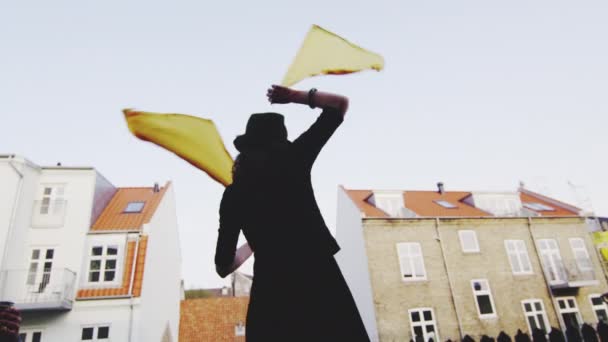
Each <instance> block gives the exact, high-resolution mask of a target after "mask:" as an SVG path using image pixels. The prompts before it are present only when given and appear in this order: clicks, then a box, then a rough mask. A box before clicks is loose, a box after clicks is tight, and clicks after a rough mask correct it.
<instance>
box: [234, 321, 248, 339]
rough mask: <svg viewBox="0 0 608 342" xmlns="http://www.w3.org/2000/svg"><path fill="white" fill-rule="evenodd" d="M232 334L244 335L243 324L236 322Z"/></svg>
mask: <svg viewBox="0 0 608 342" xmlns="http://www.w3.org/2000/svg"><path fill="white" fill-rule="evenodd" d="M234 336H245V324H243V322H238V323H237V324H236V325H235V326H234Z"/></svg>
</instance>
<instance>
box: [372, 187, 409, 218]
mask: <svg viewBox="0 0 608 342" xmlns="http://www.w3.org/2000/svg"><path fill="white" fill-rule="evenodd" d="M369 202H370V203H371V204H373V205H374V206H375V207H376V208H378V209H380V210H382V211H384V212H385V213H386V214H387V215H388V216H390V217H404V216H405V215H404V209H405V208H404V204H403V192H402V191H386V190H385V191H382V190H380V191H374V194H373V195H372V196H371V198H370V199H369Z"/></svg>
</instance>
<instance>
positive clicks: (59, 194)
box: [37, 183, 65, 216]
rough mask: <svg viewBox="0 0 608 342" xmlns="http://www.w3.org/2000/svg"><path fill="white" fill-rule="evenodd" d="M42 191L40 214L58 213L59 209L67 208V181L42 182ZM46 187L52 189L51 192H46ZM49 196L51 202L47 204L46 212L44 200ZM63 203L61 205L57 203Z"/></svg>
mask: <svg viewBox="0 0 608 342" xmlns="http://www.w3.org/2000/svg"><path fill="white" fill-rule="evenodd" d="M40 187H41V188H42V191H41V193H40V210H38V213H37V214H38V215H42V216H45V215H57V214H59V212H58V210H65V183H42V184H40ZM46 189H51V193H50V194H46V193H45V192H46ZM47 198H48V201H49V204H48V205H47V206H46V207H47V210H46V212H45V213H43V212H42V208H43V206H44V200H45V199H47ZM58 203H61V206H58V205H57V204H58Z"/></svg>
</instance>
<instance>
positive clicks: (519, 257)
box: [505, 240, 534, 275]
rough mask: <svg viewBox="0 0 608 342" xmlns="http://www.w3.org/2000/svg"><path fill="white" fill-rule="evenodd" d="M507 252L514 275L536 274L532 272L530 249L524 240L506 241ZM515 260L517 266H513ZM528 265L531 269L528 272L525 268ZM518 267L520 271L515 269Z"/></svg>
mask: <svg viewBox="0 0 608 342" xmlns="http://www.w3.org/2000/svg"><path fill="white" fill-rule="evenodd" d="M509 248H511V249H509ZM505 251H506V252H507V259H509V264H511V271H513V274H515V275H529V274H534V271H533V270H532V263H531V262H530V256H529V255H528V248H527V246H526V243H525V241H524V240H505ZM513 259H515V262H516V263H517V265H514V264H513ZM526 263H527V266H528V268H529V270H528V271H526V270H525V267H524V266H525V265H526ZM516 266H517V267H519V271H517V270H516V269H515V267H516Z"/></svg>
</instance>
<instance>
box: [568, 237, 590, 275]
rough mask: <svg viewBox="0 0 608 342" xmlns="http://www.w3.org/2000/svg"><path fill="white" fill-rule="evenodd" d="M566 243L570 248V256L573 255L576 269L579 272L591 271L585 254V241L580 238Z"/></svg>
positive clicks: (571, 239)
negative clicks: (568, 243)
mask: <svg viewBox="0 0 608 342" xmlns="http://www.w3.org/2000/svg"><path fill="white" fill-rule="evenodd" d="M568 241H570V247H571V248H572V254H573V255H574V260H576V266H578V269H579V270H581V271H591V270H593V265H592V264H591V259H590V258H589V253H587V247H585V240H583V239H581V238H570V239H568Z"/></svg>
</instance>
